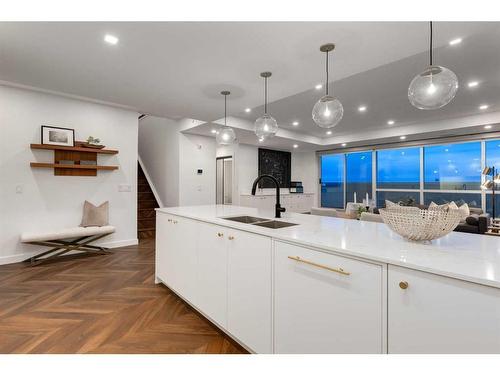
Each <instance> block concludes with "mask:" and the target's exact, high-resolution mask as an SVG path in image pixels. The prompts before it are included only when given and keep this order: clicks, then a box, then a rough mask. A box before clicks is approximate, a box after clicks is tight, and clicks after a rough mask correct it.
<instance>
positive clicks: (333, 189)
mask: <svg viewBox="0 0 500 375" xmlns="http://www.w3.org/2000/svg"><path fill="white" fill-rule="evenodd" d="M321 206H322V207H335V208H343V207H344V155H343V154H332V155H323V156H321Z"/></svg>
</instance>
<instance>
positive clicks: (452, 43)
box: [450, 38, 462, 46]
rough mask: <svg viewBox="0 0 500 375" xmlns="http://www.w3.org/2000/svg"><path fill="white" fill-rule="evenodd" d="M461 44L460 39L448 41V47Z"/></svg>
mask: <svg viewBox="0 0 500 375" xmlns="http://www.w3.org/2000/svg"><path fill="white" fill-rule="evenodd" d="M460 43H462V38H456V39H453V40H450V46H454V45H455V44H460Z"/></svg>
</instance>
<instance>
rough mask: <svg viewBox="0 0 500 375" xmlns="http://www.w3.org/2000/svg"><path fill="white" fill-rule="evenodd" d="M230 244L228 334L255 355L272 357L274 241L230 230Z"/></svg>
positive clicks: (228, 239)
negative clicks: (272, 244) (261, 354)
mask: <svg viewBox="0 0 500 375" xmlns="http://www.w3.org/2000/svg"><path fill="white" fill-rule="evenodd" d="M227 242H228V272H229V274H228V330H229V332H230V333H231V334H233V335H234V336H235V337H236V338H238V339H239V340H240V341H241V342H244V343H245V345H247V346H248V347H249V348H251V349H252V350H253V351H255V352H257V353H271V352H272V336H271V335H272V331H271V325H272V318H271V316H272V315H271V314H272V293H271V292H272V282H271V272H272V253H271V252H272V249H271V239H270V238H269V237H264V236H259V235H257V234H253V233H247V232H242V231H235V230H230V232H229V235H228V238H227Z"/></svg>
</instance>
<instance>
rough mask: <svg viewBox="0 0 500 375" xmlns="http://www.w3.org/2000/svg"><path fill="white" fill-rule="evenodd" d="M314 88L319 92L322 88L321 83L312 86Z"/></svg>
mask: <svg viewBox="0 0 500 375" xmlns="http://www.w3.org/2000/svg"><path fill="white" fill-rule="evenodd" d="M314 88H315V89H316V90H321V89H322V88H323V85H322V84H321V83H319V84H317V85H316V86H314Z"/></svg>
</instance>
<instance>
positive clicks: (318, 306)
mask: <svg viewBox="0 0 500 375" xmlns="http://www.w3.org/2000/svg"><path fill="white" fill-rule="evenodd" d="M299 259H300V260H299ZM274 269H275V276H274V277H275V280H274V283H275V287H274V288H275V296H274V299H275V305H274V314H275V316H274V334H275V342H274V345H275V352H276V353H383V352H384V349H383V344H382V343H383V329H382V327H383V324H382V320H383V318H384V314H383V293H382V288H383V285H382V282H383V278H382V266H380V265H375V264H372V263H366V262H361V261H357V260H354V259H350V258H344V257H341V256H337V255H332V254H326V253H322V252H319V251H316V250H310V249H307V248H303V247H300V246H296V245H291V244H287V243H283V242H276V243H275V265H274Z"/></svg>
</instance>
